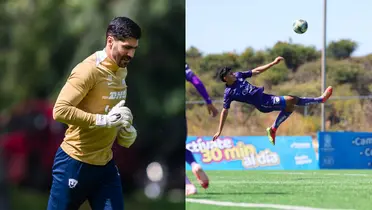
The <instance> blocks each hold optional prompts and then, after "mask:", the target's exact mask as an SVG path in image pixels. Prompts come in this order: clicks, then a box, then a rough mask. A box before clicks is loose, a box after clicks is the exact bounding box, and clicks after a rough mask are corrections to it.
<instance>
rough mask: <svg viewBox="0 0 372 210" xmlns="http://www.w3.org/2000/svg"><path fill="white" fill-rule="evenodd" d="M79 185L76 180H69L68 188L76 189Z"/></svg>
mask: <svg viewBox="0 0 372 210" xmlns="http://www.w3.org/2000/svg"><path fill="white" fill-rule="evenodd" d="M77 183H78V181H77V180H76V179H68V186H69V187H70V188H75V187H76V185H77Z"/></svg>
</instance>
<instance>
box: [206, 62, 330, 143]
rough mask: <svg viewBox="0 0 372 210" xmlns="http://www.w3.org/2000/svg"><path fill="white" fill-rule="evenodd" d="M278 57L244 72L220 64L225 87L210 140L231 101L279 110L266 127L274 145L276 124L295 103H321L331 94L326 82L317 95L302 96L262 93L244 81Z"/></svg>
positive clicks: (270, 65) (215, 137) (259, 72)
mask: <svg viewBox="0 0 372 210" xmlns="http://www.w3.org/2000/svg"><path fill="white" fill-rule="evenodd" d="M282 60H283V58H282V57H277V58H276V59H275V60H274V61H273V62H271V63H269V64H266V65H263V66H260V67H257V68H255V69H252V70H249V71H244V72H234V73H233V72H232V71H231V70H232V69H231V68H230V67H222V68H220V69H219V77H220V79H221V81H223V82H224V83H225V85H226V88H225V93H224V102H223V110H222V112H221V116H220V124H219V127H218V131H217V133H216V134H215V135H214V136H213V140H216V139H217V138H218V137H219V136H220V135H221V132H222V129H223V126H224V124H225V120H226V118H227V115H228V113H229V108H230V104H231V102H232V101H238V102H243V103H247V104H251V105H253V106H255V107H256V108H257V109H258V110H259V111H260V112H263V113H268V112H272V111H280V113H279V116H278V117H277V119H276V120H275V122H274V124H273V125H272V126H271V127H268V128H267V129H266V131H267V135H268V137H269V140H270V142H271V143H272V144H273V145H275V135H276V131H277V129H278V128H279V126H280V124H281V123H283V122H284V121H285V120H286V119H287V118H288V117H289V116H290V115H291V114H292V112H293V111H294V109H295V106H296V105H297V106H307V105H309V104H320V103H325V102H326V101H327V100H328V98H329V97H330V96H331V95H332V87H331V86H329V87H328V88H327V89H326V90H325V91H324V93H323V94H322V95H321V96H320V97H317V98H305V97H297V96H289V95H287V96H275V95H270V94H266V93H264V87H256V86H254V85H252V84H250V83H249V82H247V81H246V79H247V78H249V77H252V76H256V75H259V74H261V73H263V72H265V71H266V70H268V69H269V68H270V67H272V66H274V65H276V64H278V63H280V61H282Z"/></svg>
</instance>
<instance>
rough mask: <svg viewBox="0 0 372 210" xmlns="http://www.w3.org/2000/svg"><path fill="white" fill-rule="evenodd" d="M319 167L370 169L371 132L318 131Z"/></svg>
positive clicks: (371, 159) (371, 160) (371, 157)
mask: <svg viewBox="0 0 372 210" xmlns="http://www.w3.org/2000/svg"><path fill="white" fill-rule="evenodd" d="M318 140H319V168H320V169H372V133H359V132H319V133H318Z"/></svg>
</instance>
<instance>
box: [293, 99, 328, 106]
mask: <svg viewBox="0 0 372 210" xmlns="http://www.w3.org/2000/svg"><path fill="white" fill-rule="evenodd" d="M322 102H323V98H322V97H317V98H307V97H298V102H297V104H296V105H298V106H307V105H310V104H320V103H322Z"/></svg>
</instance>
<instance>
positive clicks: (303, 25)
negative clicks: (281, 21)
mask: <svg viewBox="0 0 372 210" xmlns="http://www.w3.org/2000/svg"><path fill="white" fill-rule="evenodd" d="M307 27H308V24H307V21H306V20H301V19H299V20H296V21H295V22H294V23H293V31H294V32H296V33H298V34H303V33H305V32H306V31H307Z"/></svg>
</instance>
